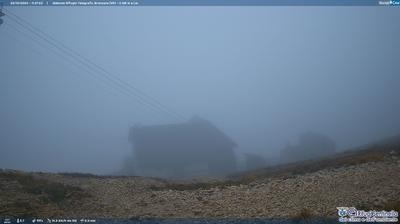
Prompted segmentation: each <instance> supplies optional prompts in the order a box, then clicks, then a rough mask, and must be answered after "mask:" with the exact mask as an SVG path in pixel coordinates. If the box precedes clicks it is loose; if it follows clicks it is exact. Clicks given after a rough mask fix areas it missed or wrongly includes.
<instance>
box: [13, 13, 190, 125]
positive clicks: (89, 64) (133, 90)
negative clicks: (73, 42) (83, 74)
mask: <svg viewBox="0 0 400 224" xmlns="http://www.w3.org/2000/svg"><path fill="white" fill-rule="evenodd" d="M6 11H7V15H11V16H8V18H10V19H11V20H13V21H14V22H15V23H17V24H18V25H19V26H21V27H23V28H25V29H26V30H28V31H29V32H31V33H33V34H34V35H35V36H37V37H39V38H40V39H42V40H43V41H45V42H46V43H47V44H49V45H51V46H53V47H54V48H56V49H57V50H58V51H60V52H62V53H63V54H64V55H68V56H69V57H71V58H73V59H74V60H75V61H77V62H79V64H81V65H83V66H85V67H86V68H87V69H89V70H90V71H92V72H94V73H95V75H98V74H97V72H99V71H100V72H101V73H102V74H100V75H101V76H102V77H103V79H104V81H106V80H107V81H108V82H109V83H112V84H113V85H115V86H117V87H118V88H119V89H123V90H125V91H127V92H129V93H130V95H132V96H133V97H135V98H136V99H137V100H140V102H141V103H142V104H143V105H145V106H150V107H153V108H156V109H157V110H159V111H161V112H164V113H166V114H168V115H170V116H173V117H176V118H179V119H181V120H186V118H185V116H183V115H181V114H180V113H177V112H175V111H173V110H171V109H169V108H168V107H166V106H165V105H163V104H162V103H160V102H159V101H158V100H156V99H155V98H153V97H151V96H149V95H147V94H145V93H144V92H143V91H141V90H140V89H139V88H137V87H135V86H134V85H132V84H130V83H128V82H125V81H123V80H122V79H120V78H119V77H118V76H116V75H113V74H112V73H110V72H108V71H107V70H106V69H104V68H103V67H101V66H100V65H98V64H96V63H95V62H93V61H91V60H89V59H88V58H86V57H84V56H82V55H81V54H79V53H78V52H76V51H75V50H73V49H71V48H69V47H67V46H66V45H65V44H63V43H62V42H60V41H58V40H56V39H55V38H53V37H51V36H50V35H48V34H46V33H45V32H44V31H42V30H40V29H39V28H36V27H35V26H33V25H32V24H31V23H29V22H28V21H26V20H24V19H22V18H21V17H19V16H18V15H15V14H14V13H12V12H11V11H9V10H6ZM63 58H65V57H63ZM74 64H75V65H76V63H74ZM87 69H86V71H88V70H87Z"/></svg>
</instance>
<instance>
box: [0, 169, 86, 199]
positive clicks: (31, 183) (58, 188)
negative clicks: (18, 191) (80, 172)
mask: <svg viewBox="0 0 400 224" xmlns="http://www.w3.org/2000/svg"><path fill="white" fill-rule="evenodd" d="M0 179H2V180H5V181H17V182H18V183H19V184H20V185H21V187H22V189H23V190H24V191H25V192H27V193H30V194H34V195H40V196H42V197H41V199H42V200H44V201H46V200H49V201H52V202H55V203H58V202H61V201H63V200H65V199H67V198H70V197H71V196H73V195H77V194H79V195H80V196H84V195H86V194H84V192H83V190H82V189H81V188H79V187H74V186H69V185H64V184H61V183H56V182H50V181H48V180H44V179H37V178H34V177H33V176H32V175H29V174H24V173H17V172H0Z"/></svg>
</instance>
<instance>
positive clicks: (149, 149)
mask: <svg viewBox="0 0 400 224" xmlns="http://www.w3.org/2000/svg"><path fill="white" fill-rule="evenodd" d="M129 137H130V141H131V142H132V144H133V148H134V152H135V157H136V166H137V170H140V171H142V173H143V171H146V170H152V171H160V173H162V172H164V173H165V172H169V173H170V175H172V176H175V177H181V176H188V175H191V173H190V171H188V168H190V167H193V165H198V166H200V167H203V168H204V169H206V173H207V175H211V176H220V175H225V174H228V173H231V172H233V171H235V169H236V159H235V155H234V151H233V148H234V147H235V146H236V144H235V143H234V142H233V141H232V139H230V138H229V137H228V136H226V135H225V134H224V133H223V132H221V131H220V130H219V129H217V128H216V127H215V126H214V125H213V124H211V123H210V122H209V121H206V120H204V119H201V118H193V119H191V120H190V121H188V122H186V123H180V124H168V125H155V126H137V125H136V126H134V127H132V128H131V130H130V134H129ZM161 176H163V175H161Z"/></svg>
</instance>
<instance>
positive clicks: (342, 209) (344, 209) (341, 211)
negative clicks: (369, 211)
mask: <svg viewBox="0 0 400 224" xmlns="http://www.w3.org/2000/svg"><path fill="white" fill-rule="evenodd" d="M336 209H337V210H338V215H339V216H340V217H345V216H347V215H348V212H347V210H349V208H348V207H337V208H336Z"/></svg>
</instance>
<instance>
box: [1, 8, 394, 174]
mask: <svg viewBox="0 0 400 224" xmlns="http://www.w3.org/2000/svg"><path fill="white" fill-rule="evenodd" d="M8 9H9V10H11V11H12V12H14V13H16V14H17V15H19V16H21V17H23V18H25V19H27V20H29V21H30V22H31V23H32V24H34V25H36V26H37V27H39V28H40V29H42V30H44V31H45V32H46V33H48V34H50V35H52V36H53V37H55V38H56V39H57V40H59V41H61V42H63V43H65V44H66V45H67V46H69V47H71V48H73V49H75V50H77V51H78V52H80V53H81V54H82V55H84V56H85V57H87V58H90V59H91V60H92V61H94V62H96V63H97V64H99V65H101V66H102V67H104V68H105V69H107V70H108V71H110V72H112V73H113V74H115V75H117V76H118V77H119V78H121V79H122V80H124V81H126V82H128V83H131V84H133V85H135V86H136V87H138V88H140V89H141V90H143V91H144V92H146V93H147V94H149V95H151V96H153V97H154V98H156V99H158V100H159V101H160V102H162V103H163V104H165V105H168V106H169V107H170V108H173V109H174V110H176V111H178V112H179V113H182V114H185V115H186V116H187V117H188V118H190V117H191V116H193V115H197V116H200V117H203V118H205V119H208V120H210V121H211V122H213V123H214V124H215V125H216V126H217V127H219V128H220V129H221V130H223V131H224V132H225V133H226V134H227V135H229V136H230V137H232V138H233V139H234V140H235V141H236V143H237V144H238V148H237V149H236V150H237V152H239V153H240V152H251V153H259V154H262V155H264V156H267V157H270V158H273V157H275V156H277V155H278V152H279V150H280V149H281V148H282V147H283V146H285V145H286V143H287V142H294V141H295V140H296V138H297V136H298V135H299V134H301V133H303V132H307V131H314V132H320V133H323V134H325V135H328V136H330V137H331V138H332V139H333V140H335V141H336V143H337V146H338V148H339V149H346V148H349V147H354V146H358V145H361V144H364V143H367V142H371V141H374V140H377V139H380V138H383V137H388V136H391V135H395V134H399V133H400V119H399V114H400V100H399V96H400V88H399V86H400V74H399V72H400V63H399V58H400V41H399V40H400V26H399V25H398V21H400V13H399V11H398V10H399V9H398V8H395V7H131V8H122V7H104V8H103V7H95V8H89V7H81V8H78V7H77V8H75V7H65V8H64V7H31V8H23V7H19V8H8ZM13 27H17V28H18V29H19V30H23V29H21V28H20V27H19V26H18V25H17V24H15V23H14V22H12V21H10V20H8V19H7V17H4V24H3V25H1V26H0V57H1V58H0V59H1V60H0V167H1V168H12V169H23V170H41V171H54V172H61V171H80V172H93V173H111V172H113V171H116V170H118V169H119V168H120V167H119V166H120V165H121V164H120V163H121V162H122V161H123V158H124V156H127V155H130V153H131V151H132V150H131V146H130V145H129V143H128V129H129V127H130V126H132V125H134V124H136V123H140V124H142V125H151V124H165V123H173V122H176V120H175V119H173V118H171V117H169V116H167V115H165V114H163V113H154V112H151V111H149V110H148V109H146V107H143V105H141V104H140V103H138V102H137V101H136V100H135V99H132V98H128V97H127V96H126V95H124V94H121V93H120V92H119V91H118V90H117V89H115V88H111V87H110V86H109V85H107V84H104V83H103V82H98V81H97V80H96V79H93V78H92V77H91V76H90V75H88V74H87V73H86V72H85V71H84V70H82V69H79V68H77V67H75V66H73V65H71V64H70V63H68V62H67V61H65V60H64V59H62V58H60V57H58V56H57V55H55V54H53V53H52V52H51V51H49V49H47V48H43V47H42V46H40V45H38V44H36V43H35V42H33V41H32V40H31V39H29V38H26V37H25V36H24V35H22V34H21V33H19V32H17V31H16V30H14V29H13ZM24 32H25V33H27V32H26V31H24ZM50 48H51V47H50Z"/></svg>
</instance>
